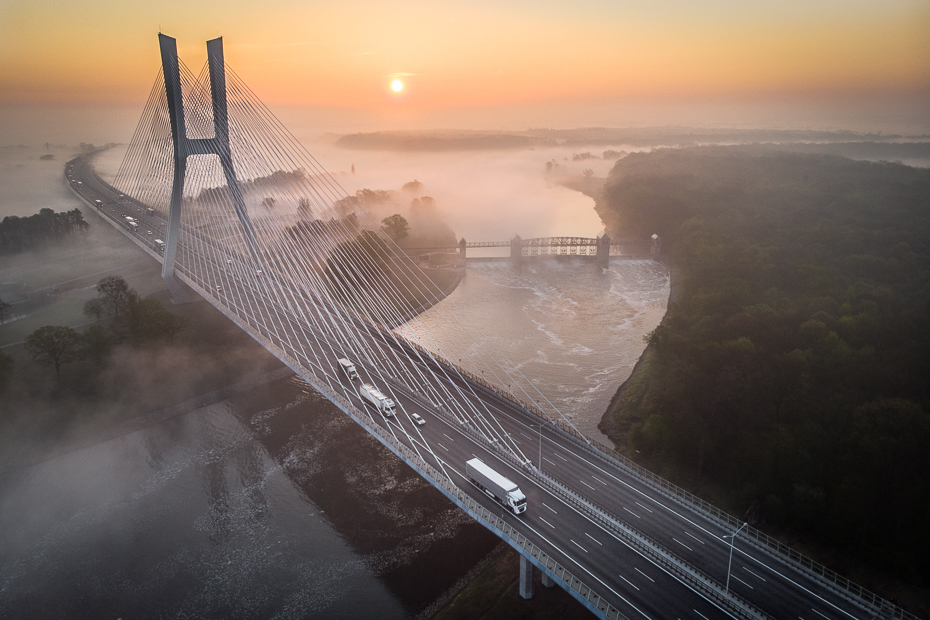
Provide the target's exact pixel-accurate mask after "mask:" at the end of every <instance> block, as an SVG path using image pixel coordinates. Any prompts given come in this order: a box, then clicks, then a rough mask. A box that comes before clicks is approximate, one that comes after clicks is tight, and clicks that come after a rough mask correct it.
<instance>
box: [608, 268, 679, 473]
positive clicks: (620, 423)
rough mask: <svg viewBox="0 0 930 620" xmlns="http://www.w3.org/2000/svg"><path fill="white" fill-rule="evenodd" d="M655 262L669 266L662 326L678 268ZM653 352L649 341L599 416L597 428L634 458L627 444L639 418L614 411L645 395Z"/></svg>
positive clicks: (672, 298)
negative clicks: (624, 415) (667, 290)
mask: <svg viewBox="0 0 930 620" xmlns="http://www.w3.org/2000/svg"><path fill="white" fill-rule="evenodd" d="M658 262H660V263H662V264H663V265H665V267H666V268H667V269H668V270H669V278H668V279H669V293H668V302H667V303H666V313H665V316H663V317H662V321H661V322H660V323H659V325H660V326H662V325H664V324H665V322H666V320H667V317H668V310H667V309H668V307H670V306H671V305H672V304H674V303H677V301H678V298H679V295H680V293H681V288H680V285H679V284H678V282H679V277H678V275H679V272H678V269H677V268H676V267H670V266H669V263H667V262H666V261H664V260H659V261H658ZM654 356H655V348H654V347H653V345H652V344H651V343H650V344H647V345H646V348H645V349H643V353H642V355H640V356H639V359H638V360H637V361H636V364H635V365H634V366H633V372H631V373H630V376H629V377H627V379H626V381H624V382H623V383H621V384H620V387H618V388H617V391H616V392H615V393H614V395H613V397H612V398H611V399H610V404H609V405H607V410H606V411H605V412H604V415H603V416H601V420H600V422H599V423H598V429H599V430H600V431H601V432H602V433H603V434H604V435H605V436H607V437H608V438H609V439H610V442H611V443H612V444H613V446H614V449H615V450H616V451H617V452H619V453H621V454H623V455H624V456H627V457H630V458H633V456H634V455H635V452H636V451H635V450H634V449H633V448H632V447H631V445H630V431H631V430H632V428H633V425H634V424H636V423H637V422H638V421H639V420H637V419H634V418H632V417H626V418H622V419H621V418H618V416H617V412H618V411H620V410H621V408H622V407H623V406H625V405H626V404H627V402H629V401H637V400H639V399H642V398H643V396H644V395H645V393H646V385H647V383H648V382H649V377H650V374H651V367H652V360H653V357H654Z"/></svg>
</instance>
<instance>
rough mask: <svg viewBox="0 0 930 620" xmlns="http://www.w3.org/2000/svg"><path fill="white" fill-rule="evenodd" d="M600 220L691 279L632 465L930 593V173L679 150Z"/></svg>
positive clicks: (661, 357)
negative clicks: (650, 246)
mask: <svg viewBox="0 0 930 620" xmlns="http://www.w3.org/2000/svg"><path fill="white" fill-rule="evenodd" d="M597 208H598V212H599V214H600V216H601V218H602V219H603V220H604V222H605V223H606V225H607V232H608V234H610V235H611V237H612V238H614V239H624V238H627V239H642V238H646V237H648V236H650V235H652V234H658V235H659V236H660V237H661V240H662V251H663V260H665V262H666V263H667V264H668V265H669V266H670V269H671V274H672V287H673V294H672V299H671V300H670V304H669V308H668V312H667V315H666V317H665V319H664V321H663V322H662V324H661V325H660V326H659V327H658V328H656V330H655V331H654V332H653V333H652V334H651V335H650V336H649V338H648V342H649V348H648V349H647V353H646V357H644V360H643V361H644V363H643V365H642V368H641V371H642V372H641V373H639V375H638V376H635V377H634V379H633V380H631V381H630V382H628V384H627V386H626V387H625V389H624V391H623V393H622V396H621V398H620V401H619V404H618V406H617V407H616V408H615V409H614V411H613V415H614V420H613V426H612V428H613V431H608V432H613V433H614V437H613V438H614V439H615V441H617V442H618V445H620V446H621V447H622V448H624V449H625V450H626V451H627V453H628V454H630V455H631V456H633V457H635V458H637V459H638V460H641V461H642V462H643V463H644V464H646V465H648V466H650V467H652V468H654V469H657V470H658V471H660V472H661V473H662V474H663V475H666V476H667V477H670V478H672V479H673V480H675V481H676V482H678V483H679V484H682V485H683V486H690V487H692V488H697V487H701V488H716V489H723V491H722V494H723V495H724V500H723V501H724V503H725V504H727V507H728V508H729V509H730V510H731V511H733V512H735V513H736V514H741V515H745V516H746V518H747V519H748V520H749V521H750V522H751V523H754V524H756V525H761V526H763V527H764V528H765V529H766V530H769V531H772V532H775V533H780V534H781V535H786V536H787V538H788V539H789V540H791V541H794V542H800V543H801V544H802V545H804V546H805V548H808V549H811V548H812V549H817V550H819V556H820V558H821V559H823V560H825V561H827V562H830V563H832V564H834V567H835V568H838V569H839V570H840V571H841V572H847V574H848V573H849V571H848V570H844V566H845V567H849V566H869V567H871V568H872V569H873V570H877V571H880V572H882V573H883V574H885V575H889V576H894V577H895V578H896V579H898V580H900V581H901V582H903V583H906V584H910V585H911V586H918V587H919V588H924V587H926V583H927V582H928V579H930V572H928V566H930V563H928V562H927V557H928V556H930V534H928V530H927V527H926V525H927V523H930V476H928V474H930V450H928V446H930V382H928V380H927V377H930V320H928V319H930V313H928V309H930V308H928V302H930V297H928V295H930V247H928V246H930V170H926V169H917V168H910V167H907V166H903V165H900V164H894V163H887V162H879V163H873V162H862V161H853V160H849V159H844V158H841V157H837V156H832V155H812V154H799V153H788V152H784V151H783V150H781V149H777V148H771V147H763V146H737V147H700V148H689V149H662V150H657V151H653V152H652V153H636V154H632V155H629V156H627V157H626V158H624V159H621V160H619V161H618V163H617V164H616V166H615V167H614V169H613V170H612V172H611V174H610V177H609V179H608V181H607V184H606V186H605V189H604V194H603V197H602V199H601V200H599V201H598V207H597ZM605 426H606V427H608V428H611V424H606V425H605ZM618 429H619V430H618ZM831 560H833V561H832V562H831ZM870 585H873V586H875V585H876V584H874V583H873V584H870ZM925 604H926V598H925V597H924V598H923V603H922V605H925Z"/></svg>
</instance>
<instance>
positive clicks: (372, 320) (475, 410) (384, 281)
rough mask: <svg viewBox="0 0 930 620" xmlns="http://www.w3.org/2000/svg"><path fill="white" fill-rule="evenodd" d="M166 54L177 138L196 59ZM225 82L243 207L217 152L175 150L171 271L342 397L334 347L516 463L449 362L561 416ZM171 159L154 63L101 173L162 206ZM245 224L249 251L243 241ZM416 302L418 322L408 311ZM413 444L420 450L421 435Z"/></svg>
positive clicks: (193, 106) (198, 83) (195, 113)
mask: <svg viewBox="0 0 930 620" xmlns="http://www.w3.org/2000/svg"><path fill="white" fill-rule="evenodd" d="M178 64H179V68H180V77H181V86H182V92H183V102H184V105H183V107H184V116H185V124H186V126H187V133H188V136H189V137H190V138H211V137H213V134H214V122H213V113H214V112H213V102H212V96H211V91H210V81H209V70H208V66H207V64H205V65H204V67H203V69H202V70H201V71H200V72H199V74H198V75H194V74H193V73H192V72H191V71H190V70H189V69H188V68H187V67H186V66H185V65H184V64H183V62H180V61H179V63H178ZM226 88H227V106H228V119H227V120H228V127H229V136H228V138H229V144H230V149H231V153H232V160H233V167H234V170H235V174H236V178H237V180H238V185H239V189H240V190H241V193H242V196H243V198H244V200H245V205H246V212H247V216H246V217H245V218H244V219H243V218H240V217H239V216H238V215H237V213H236V211H235V209H234V206H233V197H232V192H231V189H230V187H229V186H228V185H227V182H226V179H225V177H224V174H223V171H222V167H221V165H220V161H219V157H218V156H216V155H189V156H188V158H187V174H186V178H185V183H184V188H183V199H182V203H181V205H182V210H181V227H180V231H179V234H178V245H177V262H176V269H177V271H179V272H180V273H182V274H183V275H184V276H186V277H187V278H189V279H190V280H191V281H192V282H194V283H196V284H197V285H198V286H200V288H201V289H203V290H206V291H208V292H209V293H210V294H211V295H213V298H212V299H211V301H212V302H213V303H215V304H218V305H222V306H223V307H224V308H226V310H228V311H229V312H230V313H232V314H235V315H236V316H238V317H240V318H241V319H243V320H245V321H247V322H248V323H249V324H250V325H254V326H256V327H257V328H258V329H260V331H261V333H262V334H263V335H265V336H267V337H269V338H270V339H271V340H272V341H274V342H275V343H276V344H277V345H279V346H281V347H282V348H284V349H285V350H287V351H288V352H289V353H290V354H291V356H292V357H293V358H295V359H297V360H299V361H300V363H301V364H302V365H305V366H306V368H308V369H311V370H312V372H313V373H314V374H315V375H316V376H317V377H319V378H323V379H324V380H325V381H326V383H327V387H328V389H330V390H331V391H332V393H336V394H341V395H343V396H344V397H346V398H350V394H349V392H348V391H347V388H346V387H345V386H344V385H343V383H342V382H341V381H340V380H339V377H338V375H337V373H336V371H335V362H336V359H338V358H340V357H348V358H350V359H352V360H354V361H355V362H356V363H357V364H360V365H361V366H362V367H364V368H365V369H366V370H367V371H368V373H369V374H370V375H371V376H372V377H377V378H378V380H379V382H380V387H381V388H382V389H384V390H385V391H387V392H388V394H389V395H390V396H392V397H394V400H395V402H398V403H399V409H400V410H401V413H402V415H408V414H407V413H406V411H404V410H403V407H402V406H400V401H398V399H397V397H396V394H394V387H392V386H396V385H402V386H404V387H406V389H408V390H410V391H412V392H415V393H417V394H419V395H420V396H421V397H423V398H426V399H428V400H430V401H431V402H432V403H433V404H434V405H437V406H442V407H444V408H445V409H447V410H449V411H450V412H451V413H452V414H453V415H455V416H456V417H457V418H458V419H459V421H460V422H462V423H467V424H468V425H470V426H471V427H472V428H473V429H475V430H477V431H478V432H480V433H481V434H482V435H484V437H485V438H486V439H487V440H488V441H490V442H494V443H496V444H497V445H498V446H501V447H502V448H503V449H505V450H508V451H509V452H511V453H512V454H513V455H514V456H515V457H516V458H518V459H520V460H521V461H524V462H527V460H528V459H527V458H526V456H525V455H524V454H523V453H522V452H521V450H520V448H519V446H518V445H517V444H516V442H515V441H514V440H513V439H512V438H511V437H510V436H509V435H508V434H507V433H506V432H504V430H503V428H502V427H501V425H500V423H499V422H498V420H497V419H496V418H495V416H494V415H493V414H492V413H491V412H490V411H489V409H488V407H487V405H486V404H485V403H484V401H483V400H482V399H481V398H479V397H478V396H477V395H476V393H475V392H474V389H473V387H472V385H473V384H472V383H469V382H468V381H465V380H464V379H463V376H462V373H463V372H466V373H469V374H471V375H473V376H476V377H477V376H479V375H480V376H482V377H484V378H485V379H487V380H488V381H489V382H490V383H492V384H495V385H496V386H497V387H498V388H499V389H500V390H502V391H504V392H508V393H509V394H510V395H511V396H513V397H514V398H517V399H521V400H523V401H525V402H530V403H533V402H536V403H539V404H540V405H541V407H542V408H543V410H544V412H545V414H546V415H548V416H549V417H551V418H556V419H558V418H561V419H562V420H564V421H565V422H567V423H568V424H571V422H570V421H569V420H568V419H567V418H565V416H563V415H562V413H561V412H560V411H558V409H557V408H556V407H555V406H554V405H552V403H551V402H549V400H548V399H547V398H546V397H545V395H543V394H542V393H541V392H540V391H539V390H538V389H536V387H535V386H533V385H532V383H531V382H530V381H529V380H528V379H527V378H526V377H525V376H524V375H523V374H522V373H521V372H520V370H519V368H517V366H516V365H514V364H513V363H512V362H511V361H510V360H509V359H507V356H506V355H504V353H503V352H501V351H500V350H499V349H498V348H497V347H496V346H495V345H494V344H493V343H492V342H491V341H490V340H489V339H488V338H486V337H485V336H484V335H483V334H482V333H481V332H480V330H478V329H477V328H476V327H475V326H474V325H473V324H472V323H471V322H470V321H469V320H468V319H467V317H465V316H464V314H463V313H462V312H461V311H460V310H459V309H458V308H456V307H455V305H454V304H452V303H451V302H449V301H448V300H446V299H445V295H444V294H443V293H442V291H441V290H439V288H438V287H436V285H435V284H433V283H432V282H431V281H430V280H429V278H428V277H427V276H426V275H425V274H424V273H423V272H422V271H421V270H420V269H419V267H418V266H417V265H416V264H415V263H414V262H413V261H412V260H411V259H409V258H408V257H407V256H406V254H404V252H403V251H402V250H401V249H400V247H398V246H397V245H396V243H394V241H393V240H392V239H391V238H390V237H389V236H387V235H385V234H384V233H383V232H382V231H381V230H380V228H379V226H378V224H377V222H375V221H374V220H373V219H372V218H371V216H370V215H369V214H368V213H366V212H365V210H364V209H363V208H362V207H361V206H360V205H359V204H358V203H357V201H356V200H355V199H354V198H353V197H351V196H349V195H348V194H347V193H346V192H345V190H344V189H343V188H342V187H340V186H339V184H338V183H337V182H336V180H335V179H334V178H333V177H332V176H330V175H329V174H328V173H327V172H326V171H325V170H324V169H323V168H322V166H320V164H319V163H318V162H317V161H316V159H314V157H313V156H312V155H311V154H310V153H309V152H307V151H306V149H304V148H303V146H301V144H300V143H299V142H298V141H297V139H296V138H295V137H294V136H293V135H292V134H291V133H290V132H289V131H287V129H285V128H284V126H283V125H282V124H281V123H280V121H278V119H277V118H275V116H274V115H273V114H272V113H271V112H270V110H269V109H268V108H267V107H266V106H265V105H264V104H262V103H261V101H260V100H259V99H258V97H256V96H255V94H254V93H253V92H252V91H251V90H249V88H248V87H247V86H246V85H245V84H244V82H243V81H242V80H241V79H240V78H239V76H238V75H236V73H235V72H233V71H232V69H230V68H229V67H228V65H227V66H226ZM173 170H174V153H173V146H172V138H171V126H170V120H169V112H168V103H167V97H166V95H165V88H164V79H163V75H162V74H161V72H160V73H159V75H158V77H157V78H156V81H155V85H154V87H153V88H152V91H151V93H150V95H149V98H148V101H147V103H146V106H145V109H144V111H143V113H142V117H141V119H140V121H139V124H138V126H137V128H136V131H135V133H134V135H133V138H132V141H131V143H130V145H129V148H128V150H127V152H126V156H125V158H124V160H123V163H122V164H121V166H120V169H119V171H118V173H117V176H116V179H115V181H114V184H113V185H114V187H115V188H116V189H117V190H118V191H119V192H121V193H123V194H125V196H127V197H128V198H127V199H129V200H132V201H134V202H137V203H139V204H141V205H145V206H146V207H149V208H153V209H155V210H156V211H157V212H159V213H160V214H162V215H163V216H167V212H168V209H169V203H170V195H171V184H172V179H173ZM248 229H250V230H251V233H252V235H254V239H255V241H256V245H257V248H258V254H259V255H258V256H253V255H252V253H250V251H249V245H248V244H247V243H246V238H247V230H248ZM440 301H441V302H442V303H438V302H440ZM430 305H432V306H433V308H432V310H431V314H432V317H431V323H430V326H426V325H425V324H424V323H422V322H421V321H420V319H419V316H418V315H419V312H420V310H421V309H422V308H424V307H427V306H430ZM453 360H458V364H453V363H451V362H452V361H453ZM460 369H461V370H460ZM351 396H354V394H352V395H351ZM399 426H400V427H401V428H399V429H396V428H394V425H389V428H391V432H392V433H395V437H396V434H397V433H398V432H400V433H402V434H405V435H407V434H408V433H407V431H406V430H405V428H404V427H410V428H413V429H417V428H418V427H417V426H416V425H399ZM416 432H417V433H419V431H418V430H417V431H416ZM408 437H409V435H408ZM419 443H420V444H421V445H424V446H426V448H425V449H426V450H427V451H429V452H430V453H432V449H431V448H430V447H429V444H428V442H427V441H426V440H425V439H424V438H423V437H422V435H420V436H419ZM411 445H414V446H416V445H417V443H416V442H411ZM415 449H418V448H415ZM421 456H422V455H421ZM436 461H437V462H440V463H441V460H440V459H438V458H437V459H436Z"/></svg>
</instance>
